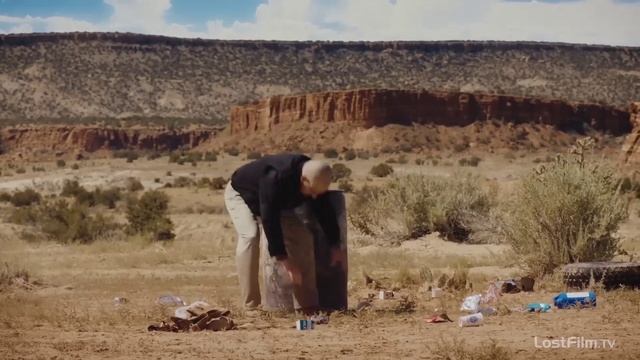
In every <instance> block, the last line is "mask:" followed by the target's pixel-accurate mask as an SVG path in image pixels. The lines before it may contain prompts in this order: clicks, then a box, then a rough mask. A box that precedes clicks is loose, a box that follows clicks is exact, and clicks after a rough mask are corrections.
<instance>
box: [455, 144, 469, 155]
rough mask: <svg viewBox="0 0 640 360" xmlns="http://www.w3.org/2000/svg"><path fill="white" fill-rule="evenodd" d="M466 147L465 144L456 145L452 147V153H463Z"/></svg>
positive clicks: (467, 145)
mask: <svg viewBox="0 0 640 360" xmlns="http://www.w3.org/2000/svg"><path fill="white" fill-rule="evenodd" d="M468 147H469V144H467V143H456V144H454V145H453V151H454V152H457V153H459V152H463V151H465V150H467V148H468Z"/></svg>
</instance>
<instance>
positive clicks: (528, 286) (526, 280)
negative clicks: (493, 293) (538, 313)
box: [520, 276, 536, 292]
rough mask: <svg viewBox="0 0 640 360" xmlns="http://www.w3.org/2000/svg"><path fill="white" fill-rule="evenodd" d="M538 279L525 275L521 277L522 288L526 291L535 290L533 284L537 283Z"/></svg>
mask: <svg viewBox="0 0 640 360" xmlns="http://www.w3.org/2000/svg"><path fill="white" fill-rule="evenodd" d="M535 283H536V280H535V279H534V278H532V277H531V276H523V277H521V278H520V290H522V291H524V292H531V291H533V285H535Z"/></svg>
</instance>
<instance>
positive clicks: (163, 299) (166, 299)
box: [157, 295, 187, 306]
mask: <svg viewBox="0 0 640 360" xmlns="http://www.w3.org/2000/svg"><path fill="white" fill-rule="evenodd" d="M157 302H158V304H160V305H166V306H185V305H187V303H186V302H184V300H182V299H181V298H179V297H178V296H175V295H162V296H160V297H159V298H158V300H157Z"/></svg>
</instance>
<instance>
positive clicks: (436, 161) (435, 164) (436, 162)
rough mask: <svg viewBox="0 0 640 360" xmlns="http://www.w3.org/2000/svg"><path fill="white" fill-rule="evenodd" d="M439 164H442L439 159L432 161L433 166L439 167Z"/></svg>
mask: <svg viewBox="0 0 640 360" xmlns="http://www.w3.org/2000/svg"><path fill="white" fill-rule="evenodd" d="M438 163H440V161H439V160H438V159H433V160H431V165H433V166H438Z"/></svg>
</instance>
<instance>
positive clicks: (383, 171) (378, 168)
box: [369, 163, 393, 177]
mask: <svg viewBox="0 0 640 360" xmlns="http://www.w3.org/2000/svg"><path fill="white" fill-rule="evenodd" d="M369 173H370V174H371V175H373V176H376V177H387V176H389V175H391V174H393V168H392V167H391V166H390V165H388V164H382V163H381V164H378V165H375V166H374V167H372V168H371V170H370V171H369Z"/></svg>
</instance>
